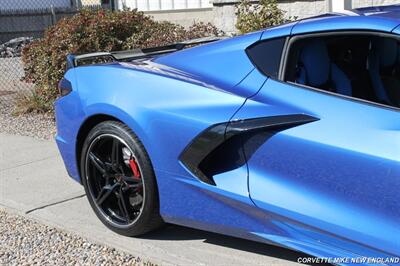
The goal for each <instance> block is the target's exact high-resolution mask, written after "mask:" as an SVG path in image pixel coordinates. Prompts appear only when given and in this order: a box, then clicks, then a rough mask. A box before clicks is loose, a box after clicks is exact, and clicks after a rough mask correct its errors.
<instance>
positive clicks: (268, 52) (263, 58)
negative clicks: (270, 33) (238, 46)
mask: <svg viewBox="0 0 400 266" xmlns="http://www.w3.org/2000/svg"><path fill="white" fill-rule="evenodd" d="M285 40H286V39H285V38H279V39H272V40H266V41H262V42H258V43H256V44H254V45H252V46H250V47H249V48H248V49H247V50H246V51H247V55H248V56H249V58H250V60H251V61H252V62H253V64H254V65H255V66H256V67H257V69H258V70H260V71H261V72H262V73H263V74H264V75H266V76H269V77H272V78H277V77H278V75H279V68H280V63H281V57H282V51H283V47H284V45H285Z"/></svg>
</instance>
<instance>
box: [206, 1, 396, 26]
mask: <svg viewBox="0 0 400 266" xmlns="http://www.w3.org/2000/svg"><path fill="white" fill-rule="evenodd" d="M330 1H336V2H337V1H338V0H278V5H279V8H281V9H282V10H284V11H285V12H286V16H288V17H296V18H298V19H302V18H306V17H311V16H316V15H320V14H323V13H327V12H331V11H332V10H331V9H332V4H331V2H330ZM238 2H239V0H214V2H213V4H214V13H215V15H214V23H215V25H216V26H217V27H219V28H221V29H222V30H224V31H225V32H228V33H234V32H236V28H235V23H236V16H235V5H236V4H237V3H238ZM252 2H254V3H257V2H258V1H252ZM336 2H334V3H335V4H336ZM345 3H346V4H343V3H342V5H343V7H348V1H345ZM389 4H400V0H353V1H352V5H351V7H352V8H358V7H365V6H378V5H389Z"/></svg>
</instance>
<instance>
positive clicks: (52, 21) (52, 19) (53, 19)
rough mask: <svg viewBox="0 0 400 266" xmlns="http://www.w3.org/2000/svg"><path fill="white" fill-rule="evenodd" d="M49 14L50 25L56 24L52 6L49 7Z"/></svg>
mask: <svg viewBox="0 0 400 266" xmlns="http://www.w3.org/2000/svg"><path fill="white" fill-rule="evenodd" d="M50 12H51V25H54V24H56V23H57V18H56V12H55V11H54V6H53V5H50Z"/></svg>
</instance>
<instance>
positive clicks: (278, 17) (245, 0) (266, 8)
mask: <svg viewBox="0 0 400 266" xmlns="http://www.w3.org/2000/svg"><path fill="white" fill-rule="evenodd" d="M236 17H237V22H236V28H237V29H238V30H239V31H240V33H248V32H252V31H256V30H261V29H264V28H268V27H272V26H276V25H280V24H283V23H285V22H287V21H289V20H291V18H289V19H286V18H285V12H284V11H282V10H281V9H279V7H278V4H277V1H276V0H260V1H259V3H258V4H253V3H251V1H249V0H241V1H240V3H239V4H238V5H237V6H236Z"/></svg>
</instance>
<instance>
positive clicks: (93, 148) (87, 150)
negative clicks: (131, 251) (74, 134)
mask: <svg viewBox="0 0 400 266" xmlns="http://www.w3.org/2000/svg"><path fill="white" fill-rule="evenodd" d="M81 178H82V182H83V185H84V187H85V191H86V195H87V197H88V199H89V202H90V204H91V206H92V208H93V210H94V211H95V213H96V215H97V216H98V217H99V218H100V220H101V221H102V222H103V223H104V224H105V225H106V226H107V227H109V228H110V229H111V230H113V231H115V232H117V233H119V234H122V235H127V236H136V235H140V234H144V233H146V232H148V231H150V230H152V229H155V228H157V227H158V226H160V225H161V224H162V219H161V217H160V215H159V210H158V206H159V204H158V191H157V185H156V181H155V176H154V171H153V169H152V166H151V162H150V159H149V157H148V155H147V152H146V151H145V149H144V147H143V145H142V144H141V142H140V141H139V139H138V138H137V136H136V135H135V134H134V133H133V132H132V131H131V130H130V129H129V128H128V127H126V126H125V125H124V124H122V123H119V122H115V121H106V122H103V123H100V124H99V125H97V126H96V127H94V128H93V129H92V130H91V131H90V133H89V134H88V136H87V138H86V140H85V143H84V145H83V149H82V158H81Z"/></svg>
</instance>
